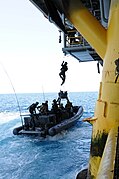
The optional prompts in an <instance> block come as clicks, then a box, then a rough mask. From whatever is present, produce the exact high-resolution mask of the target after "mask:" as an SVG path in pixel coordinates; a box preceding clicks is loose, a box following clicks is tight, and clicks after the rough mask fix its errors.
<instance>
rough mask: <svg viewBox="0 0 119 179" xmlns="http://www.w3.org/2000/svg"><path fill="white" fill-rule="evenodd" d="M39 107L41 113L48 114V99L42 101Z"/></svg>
mask: <svg viewBox="0 0 119 179" xmlns="http://www.w3.org/2000/svg"><path fill="white" fill-rule="evenodd" d="M37 109H38V111H39V112H40V113H41V114H44V115H47V114H48V101H45V103H42V105H40V106H38V107H37Z"/></svg>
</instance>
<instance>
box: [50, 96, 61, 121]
mask: <svg viewBox="0 0 119 179" xmlns="http://www.w3.org/2000/svg"><path fill="white" fill-rule="evenodd" d="M51 113H53V114H55V115H56V122H57V123H59V122H60V121H61V115H60V110H59V107H58V104H57V100H56V99H54V100H53V103H52V108H51Z"/></svg>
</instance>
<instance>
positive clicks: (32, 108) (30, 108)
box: [28, 102, 39, 130]
mask: <svg viewBox="0 0 119 179" xmlns="http://www.w3.org/2000/svg"><path fill="white" fill-rule="evenodd" d="M38 104H39V102H36V103H33V104H32V105H30V106H29V107H28V109H29V112H30V114H31V120H30V124H31V128H32V130H35V117H36V116H34V114H36V108H37V106H38Z"/></svg>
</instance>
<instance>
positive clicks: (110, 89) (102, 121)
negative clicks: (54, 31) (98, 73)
mask: <svg viewBox="0 0 119 179" xmlns="http://www.w3.org/2000/svg"><path fill="white" fill-rule="evenodd" d="M62 2H63V5H64V7H65V11H66V12H65V14H66V16H67V17H68V19H69V20H70V21H71V22H72V24H73V25H74V26H75V27H76V29H77V30H78V31H79V32H80V33H81V34H82V35H83V36H84V38H85V39H86V40H87V41H88V42H89V43H90V45H91V46H92V47H93V48H94V49H95V50H96V52H97V53H98V54H99V55H100V57H102V58H103V60H104V66H103V73H102V82H101V83H100V89H99V97H98V100H97V102H96V107H95V114H94V119H95V120H92V122H91V123H93V131H92V139H91V148H90V160H89V172H88V176H89V178H93V179H94V178H97V177H98V176H102V178H104V177H103V175H102V174H101V173H100V169H99V168H102V167H101V166H100V165H102V166H103V167H105V172H106V166H109V165H108V164H107V163H108V162H109V160H106V159H109V157H105V156H103V155H107V153H110V152H108V150H110V147H112V148H113V149H114V150H115V149H116V142H113V140H114V141H116V140H117V139H115V137H117V136H115V135H110V136H111V137H109V133H110V131H112V128H113V129H115V130H116V132H115V133H117V129H118V126H119V79H118V80H117V82H116V83H115V78H116V76H115V69H116V65H115V60H116V59H118V58H119V0H111V7H110V15H109V24H108V29H107V31H106V30H105V29H104V28H103V27H102V25H101V24H100V23H99V22H98V21H97V20H96V19H95V18H94V17H93V16H92V15H91V14H90V12H88V10H87V9H86V8H85V7H83V5H82V4H81V2H80V0H69V1H66V0H62ZM113 134H114V132H113ZM107 139H108V140H107ZM107 141H109V142H108V144H107V145H106V143H107ZM111 141H112V142H111ZM109 143H110V145H109ZM111 145H115V146H111ZM105 146H107V147H106V150H105ZM104 150H105V151H106V152H104ZM104 153H105V154H104ZM110 155H113V156H111V157H110V158H111V159H112V158H115V155H116V151H114V152H112V153H110ZM102 156H103V159H104V158H105V160H102ZM101 161H102V162H101ZM114 162H115V161H113V163H112V167H111V166H110V168H111V171H109V169H107V175H105V176H108V173H109V172H111V175H110V174H109V176H111V177H112V178H113V175H114ZM110 163H111V162H110ZM98 174H99V175H98ZM108 178H109V177H108Z"/></svg>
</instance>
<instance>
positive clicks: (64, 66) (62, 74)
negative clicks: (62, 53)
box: [59, 61, 68, 85]
mask: <svg viewBox="0 0 119 179" xmlns="http://www.w3.org/2000/svg"><path fill="white" fill-rule="evenodd" d="M60 70H61V72H60V73H59V76H60V78H61V79H62V83H61V85H63V84H64V82H65V79H66V75H65V72H66V71H67V70H68V66H67V62H64V61H63V62H62V64H61V69H60Z"/></svg>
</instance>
